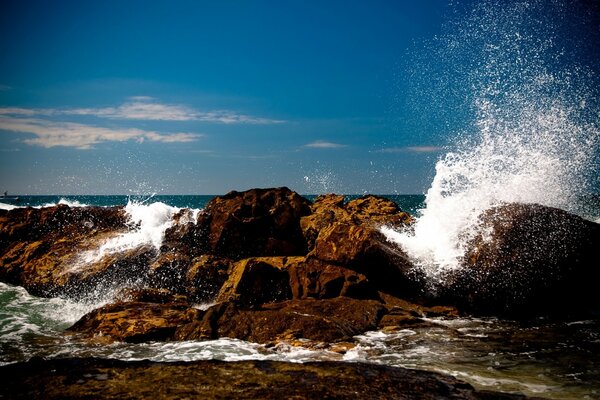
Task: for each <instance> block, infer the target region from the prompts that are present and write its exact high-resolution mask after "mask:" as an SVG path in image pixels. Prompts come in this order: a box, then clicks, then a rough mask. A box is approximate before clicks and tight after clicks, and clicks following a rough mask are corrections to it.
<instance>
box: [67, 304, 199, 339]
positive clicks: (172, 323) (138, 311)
mask: <svg viewBox="0 0 600 400" xmlns="http://www.w3.org/2000/svg"><path fill="white" fill-rule="evenodd" d="M141 298H142V299H144V300H157V299H156V298H154V299H153V298H149V297H148V295H147V294H146V295H145V296H144V295H142V296H141ZM158 300H159V302H149V301H129V302H117V303H114V304H109V305H106V306H103V307H100V308H98V309H96V310H94V311H92V312H90V313H88V314H86V315H84V316H83V317H82V318H81V319H80V320H79V321H77V322H76V323H75V324H74V325H73V326H71V327H70V328H69V331H70V332H76V333H80V334H81V335H83V336H86V337H96V336H98V335H101V336H105V337H108V338H110V339H112V340H117V341H124V342H132V343H139V342H146V341H153V340H156V341H161V340H167V339H170V338H172V337H173V335H174V334H175V331H176V329H177V327H178V326H180V325H183V324H185V323H190V322H192V321H194V320H195V319H197V318H198V315H199V314H201V313H202V312H201V311H200V310H197V309H195V308H192V307H191V306H190V304H189V303H187V302H185V301H176V300H178V299H177V298H173V299H172V301H169V302H167V303H164V302H163V300H164V297H159V298H158Z"/></svg>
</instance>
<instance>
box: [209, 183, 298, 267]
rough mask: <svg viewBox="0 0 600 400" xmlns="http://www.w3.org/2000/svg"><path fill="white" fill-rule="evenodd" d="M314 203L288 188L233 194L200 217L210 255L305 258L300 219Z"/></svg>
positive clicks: (219, 199) (218, 199)
mask: <svg viewBox="0 0 600 400" xmlns="http://www.w3.org/2000/svg"><path fill="white" fill-rule="evenodd" d="M309 213H310V202H309V201H308V200H306V199H305V198H303V197H302V196H300V195H298V194H297V193H295V192H292V191H291V190H289V189H288V188H277V189H252V190H248V191H245V192H235V191H233V192H230V193H228V194H226V195H225V196H218V197H215V198H214V199H212V200H211V201H210V202H209V203H208V204H207V206H206V209H205V211H204V212H203V213H201V214H200V216H199V217H198V225H199V227H200V229H202V232H203V234H204V235H205V240H206V247H207V250H208V252H210V253H212V254H215V255H220V256H225V257H229V258H233V259H242V258H246V257H253V256H288V255H305V254H306V252H307V247H306V240H305V239H304V236H303V235H302V230H301V228H300V218H301V217H303V216H305V215H308V214H309Z"/></svg>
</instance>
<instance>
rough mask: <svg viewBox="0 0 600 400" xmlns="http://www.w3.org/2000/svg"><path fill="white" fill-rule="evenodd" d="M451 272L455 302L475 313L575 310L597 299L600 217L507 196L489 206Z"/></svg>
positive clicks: (502, 313) (527, 313) (591, 304)
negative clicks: (504, 202) (502, 202)
mask: <svg viewBox="0 0 600 400" xmlns="http://www.w3.org/2000/svg"><path fill="white" fill-rule="evenodd" d="M480 221H481V225H480V227H479V228H478V229H479V232H480V233H479V234H477V235H476V236H475V237H474V238H473V239H472V240H471V241H470V243H469V244H468V247H467V249H468V250H467V252H466V254H465V257H464V260H463V268H462V270H461V272H460V273H459V275H458V276H457V277H454V279H455V283H454V285H453V287H452V288H453V296H454V297H455V299H456V301H457V303H458V304H459V305H460V306H461V307H464V308H465V309H467V310H471V311H473V312H477V313H484V314H495V315H509V316H528V315H532V314H558V313H564V312H567V313H578V312H580V311H582V310H585V309H587V308H594V307H598V306H599V305H600V300H599V297H598V296H597V295H596V286H597V282H598V280H599V278H600V268H599V267H598V256H597V252H598V246H600V225H599V224H597V223H594V222H591V221H587V220H585V219H583V218H580V217H578V216H576V215H573V214H569V213H568V212H566V211H562V210H559V209H556V208H550V207H544V206H541V205H536V204H507V205H503V206H498V207H495V208H493V209H490V210H488V211H486V212H485V213H484V214H483V215H481V216H480Z"/></svg>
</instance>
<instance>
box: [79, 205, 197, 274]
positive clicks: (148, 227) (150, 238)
mask: <svg viewBox="0 0 600 400" xmlns="http://www.w3.org/2000/svg"><path fill="white" fill-rule="evenodd" d="M124 210H125V213H126V215H127V217H128V223H127V225H128V228H129V229H128V231H127V232H124V233H122V234H120V235H118V236H115V237H113V238H110V239H108V240H107V241H106V242H104V243H103V244H102V245H101V246H100V247H99V248H97V249H95V250H90V251H87V252H84V253H83V254H82V255H81V256H80V261H79V263H78V264H79V265H85V264H88V263H95V262H98V261H100V260H101V259H102V258H103V257H105V256H106V255H109V254H115V253H121V252H124V251H127V250H131V249H135V248H138V247H140V246H144V245H150V246H152V247H154V248H155V249H156V251H159V250H160V247H161V245H162V242H163V239H164V235H165V231H166V230H167V229H169V228H170V227H172V226H173V224H174V221H173V217H174V215H175V214H177V213H178V212H180V211H181V209H180V208H178V207H172V206H169V205H167V204H164V203H161V202H156V203H150V204H144V203H142V202H135V201H129V202H128V203H127V205H126V206H125V209H124ZM199 211H200V210H198V209H194V210H190V212H189V213H188V214H186V218H182V219H181V220H180V221H179V223H188V222H195V221H196V218H197V214H198V212H199Z"/></svg>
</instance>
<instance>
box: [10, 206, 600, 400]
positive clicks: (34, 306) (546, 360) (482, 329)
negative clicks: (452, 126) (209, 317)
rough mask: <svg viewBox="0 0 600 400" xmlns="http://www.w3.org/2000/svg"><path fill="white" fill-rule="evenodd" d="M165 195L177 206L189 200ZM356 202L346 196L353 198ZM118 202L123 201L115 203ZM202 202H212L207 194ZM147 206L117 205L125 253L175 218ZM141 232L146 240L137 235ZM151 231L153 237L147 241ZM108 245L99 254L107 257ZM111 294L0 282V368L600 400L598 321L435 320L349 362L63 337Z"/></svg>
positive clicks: (165, 209)
mask: <svg viewBox="0 0 600 400" xmlns="http://www.w3.org/2000/svg"><path fill="white" fill-rule="evenodd" d="M171 197H172V198H173V200H174V201H173V204H181V202H182V201H189V199H185V200H184V199H177V196H171ZM307 197H310V198H311V199H314V198H315V196H307ZM355 197H357V196H348V198H349V199H350V198H355ZM114 198H115V199H119V200H126V199H124V198H121V197H118V196H115V197H114ZM201 198H202V199H206V200H209V199H210V197H208V196H206V197H201ZM391 198H392V199H394V200H395V201H397V202H398V204H399V205H400V206H401V207H404V208H411V207H412V209H413V210H415V209H418V208H423V207H425V203H424V196H419V195H416V196H392V197H391ZM23 199H27V197H23ZM34 200H36V201H38V202H40V201H42V199H34ZM145 200H148V199H147V198H146V199H142V200H139V199H138V200H136V201H132V200H131V199H129V200H126V201H127V202H126V203H125V204H122V203H119V204H118V205H121V206H123V207H125V209H126V210H127V212H128V215H129V216H130V218H131V219H132V221H135V222H136V223H135V224H131V227H130V230H131V232H129V233H126V234H124V235H123V236H121V239H120V240H119V242H120V243H121V245H125V243H126V241H125V239H127V240H129V241H130V244H131V243H138V244H139V243H140V240H144V241H145V242H144V243H146V244H151V245H156V246H158V247H160V243H159V241H160V240H162V239H161V238H162V234H164V229H166V227H168V226H169V223H167V222H166V221H167V220H168V219H169V218H170V216H172V215H173V214H174V213H175V212H176V211H177V210H180V208H179V207H175V206H173V205H169V204H166V203H163V202H162V201H168V199H165V198H164V197H163V198H154V199H153V200H148V201H145ZM158 200H161V201H158ZM23 201H24V200H23ZM43 201H45V202H46V203H43V204H45V206H51V205H53V204H52V203H50V201H54V202H55V203H54V204H56V203H63V204H65V203H69V204H70V206H71V207H83V206H87V205H91V204H104V205H106V206H110V205H112V204H107V202H106V198H105V197H104V196H98V197H93V196H87V197H86V198H85V199H84V198H81V197H77V196H57V197H55V198H53V199H48V198H45V199H43ZM153 201H154V202H153ZM31 204H36V202H32V203H31ZM194 204H200V203H199V202H195V203H194ZM204 204H205V203H204ZM141 227H143V228H141ZM140 229H141V230H142V231H144V230H146V231H147V232H146V233H145V234H143V235H140V232H139V231H140ZM150 231H151V232H152V233H148V232H150ZM127 235H129V236H127ZM140 238H142V239H140ZM108 243H110V241H109V242H108ZM110 247H111V246H108V247H105V248H104V251H106V249H107V248H110ZM111 251H116V249H115V248H112V250H111ZM105 289H106V288H105ZM112 293H114V290H112V291H111V290H105V291H104V292H103V293H101V294H98V293H92V294H90V295H89V296H87V297H86V298H78V299H77V301H75V300H73V299H65V298H51V299H42V298H38V297H35V296H31V295H30V294H29V293H27V291H26V290H25V289H23V288H21V287H15V286H11V285H8V284H4V283H0V365H3V364H8V363H14V362H18V361H26V360H28V359H30V358H31V357H44V358H57V357H102V358H115V359H121V360H142V359H149V360H153V361H193V360H206V359H218V360H224V361H236V360H249V359H256V360H281V361H290V362H307V361H319V360H337V361H347V362H372V363H380V364H385V365H391V366H401V367H407V368H416V369H424V370H431V371H437V372H443V373H448V374H452V375H454V376H456V377H458V378H461V379H463V380H466V381H468V382H470V383H471V384H473V385H475V386H476V387H480V388H486V389H492V390H501V391H512V392H521V393H527V394H530V395H543V396H545V397H549V398H585V396H588V397H589V398H594V397H596V396H597V395H598V394H599V393H600V360H599V359H598V356H597V355H598V354H600V322H599V321H597V320H590V321H570V322H548V321H544V320H536V321H531V322H530V323H523V322H514V321H503V320H497V319H478V318H463V319H453V320H446V319H442V318H433V319H429V320H427V322H428V323H429V324H428V325H427V326H423V327H414V328H411V329H405V330H400V331H398V332H391V333H390V332H387V333H386V332H380V331H374V332H367V333H365V334H363V335H359V336H357V337H356V341H357V346H356V347H355V348H353V349H351V350H349V351H347V352H346V353H345V354H339V353H336V352H332V351H328V350H316V349H310V348H303V347H298V346H291V345H287V344H285V343H281V344H279V345H277V346H275V347H266V346H264V345H259V344H255V343H249V342H245V341H241V340H236V339H227V338H223V339H219V340H212V341H202V342H200V341H197V342H196V341H185V342H171V343H161V342H150V343H140V344H129V343H115V344H110V345H96V344H90V343H87V342H85V341H80V340H77V339H75V338H73V337H71V336H68V335H65V334H64V331H65V329H67V328H68V327H69V326H71V325H72V324H73V323H75V322H76V321H77V320H78V319H79V318H81V317H82V316H83V315H85V314H86V313H87V312H89V311H91V310H93V309H95V308H97V307H100V306H102V305H104V304H106V303H107V302H110V301H111V300H112V297H111V296H112ZM199 307H200V305H199Z"/></svg>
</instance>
